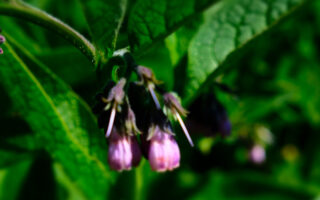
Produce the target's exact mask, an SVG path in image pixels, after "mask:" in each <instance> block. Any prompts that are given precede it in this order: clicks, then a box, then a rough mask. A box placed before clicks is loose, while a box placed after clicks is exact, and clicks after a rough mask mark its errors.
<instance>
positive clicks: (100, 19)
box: [81, 0, 127, 59]
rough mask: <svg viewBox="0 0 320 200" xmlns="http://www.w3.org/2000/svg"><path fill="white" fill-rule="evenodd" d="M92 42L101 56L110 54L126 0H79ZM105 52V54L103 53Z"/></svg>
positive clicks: (104, 56)
mask: <svg viewBox="0 0 320 200" xmlns="http://www.w3.org/2000/svg"><path fill="white" fill-rule="evenodd" d="M81 2H82V5H83V6H82V7H83V10H84V13H85V16H86V18H87V22H88V25H89V28H90V30H91V34H92V37H93V40H94V43H95V44H96V46H97V47H98V49H99V51H100V52H99V53H100V56H102V58H105V59H106V58H108V57H109V56H111V55H112V52H113V50H114V48H115V44H116V39H117V36H118V32H119V29H120V26H121V23H122V21H123V18H124V15H125V10H126V5H127V0H120V1H118V0H90V1H88V0H81ZM105 54H106V55H105Z"/></svg>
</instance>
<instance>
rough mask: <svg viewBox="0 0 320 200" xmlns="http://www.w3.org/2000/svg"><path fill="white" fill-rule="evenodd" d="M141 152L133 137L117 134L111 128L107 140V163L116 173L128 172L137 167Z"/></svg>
mask: <svg viewBox="0 0 320 200" xmlns="http://www.w3.org/2000/svg"><path fill="white" fill-rule="evenodd" d="M140 160H141V151H140V148H139V144H138V141H137V139H136V137H135V136H128V135H127V134H125V133H119V132H118V130H117V129H116V128H115V127H113V129H112V132H111V134H110V138H109V150H108V163H109V165H110V168H111V169H113V170H116V171H123V170H130V169H131V168H132V167H136V166H138V165H139V163H140Z"/></svg>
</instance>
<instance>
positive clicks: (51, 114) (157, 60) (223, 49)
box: [0, 0, 320, 200]
mask: <svg viewBox="0 0 320 200" xmlns="http://www.w3.org/2000/svg"><path fill="white" fill-rule="evenodd" d="M4 2H7V1H5V0H0V7H1V4H2V3H4ZM10 2H11V1H10ZM26 2H28V3H30V4H31V5H33V6H35V7H37V8H40V9H42V10H45V11H46V12H48V13H50V14H52V15H53V16H56V17H57V18H59V19H61V20H62V21H64V22H66V23H67V24H69V25H70V26H72V27H73V28H75V29H76V30H78V31H79V32H81V33H82V34H83V35H84V36H85V37H87V38H89V39H91V38H92V40H93V41H94V44H95V45H97V47H98V49H99V50H100V51H101V52H103V53H105V55H103V56H105V59H108V56H110V55H112V52H113V50H116V49H119V48H122V47H126V46H128V45H131V47H132V49H133V52H134V53H135V54H134V56H136V60H137V63H139V64H142V65H146V66H148V67H150V68H152V69H153V71H154V72H155V74H156V76H157V78H158V79H159V80H162V81H163V82H164V83H163V87H164V88H166V89H167V90H172V89H173V90H175V91H176V92H178V93H179V94H180V96H181V97H183V98H182V100H183V101H184V102H185V103H186V105H187V106H190V105H192V103H193V102H194V101H193V100H194V99H196V98H197V96H200V95H205V94H208V93H214V94H215V96H216V97H217V99H218V100H219V101H220V102H221V103H222V104H223V105H224V107H225V108H226V110H227V113H228V115H229V118H230V120H231V123H232V134H231V136H230V137H227V138H223V137H221V136H219V135H216V136H214V137H213V136H211V137H208V136H207V135H206V134H204V132H205V130H209V131H210V126H209V125H210V124H209V125H208V124H202V125H201V128H199V129H195V130H194V131H193V132H192V137H193V139H194V141H195V144H196V147H195V148H191V147H189V145H188V143H187V141H186V140H185V138H183V134H182V133H180V132H179V131H180V129H179V128H176V129H175V130H176V132H177V138H178V142H179V145H180V149H181V155H182V159H181V166H180V168H178V169H177V170H175V171H173V172H169V173H160V174H159V173H155V172H153V171H151V169H150V166H149V164H148V163H147V162H146V161H145V160H144V161H143V162H142V163H141V164H140V166H139V167H138V168H137V169H133V170H132V171H130V172H123V173H120V174H115V173H113V172H109V170H108V166H107V162H106V160H107V158H106V152H107V145H106V142H105V139H104V136H103V134H102V133H101V131H99V130H98V128H97V126H96V120H95V119H94V118H93V116H92V113H91V112H90V109H89V107H88V105H90V106H91V105H92V104H93V97H94V95H95V94H96V92H97V91H98V89H100V83H101V82H102V83H105V82H106V81H107V80H108V79H110V78H111V77H108V75H106V74H102V75H101V74H100V75H99V76H96V73H99V71H94V69H93V68H92V67H91V66H90V65H91V61H89V60H87V59H86V57H85V56H84V55H82V54H81V52H80V51H78V50H77V49H76V48H74V47H73V46H71V45H70V44H69V43H67V42H66V41H65V40H64V39H63V38H62V37H60V36H57V35H56V34H55V33H54V32H52V31H48V30H46V29H43V28H41V27H39V26H37V25H34V24H31V23H26V22H25V21H24V20H23V19H16V18H11V17H7V16H0V26H1V29H2V30H3V34H4V35H5V36H6V37H7V40H8V42H7V43H6V44H5V45H2V46H1V47H2V48H3V49H4V51H5V53H4V55H0V77H1V82H0V92H1V98H0V102H1V103H0V120H1V128H2V129H1V134H0V158H1V160H0V199H1V200H2V199H3V200H10V199H106V198H110V199H136V200H138V199H318V198H320V168H319V165H320V147H319V145H318V144H317V141H318V140H319V139H320V136H319V134H318V133H319V131H320V126H319V125H320V88H319V85H320V68H319V66H320V54H319V52H320V1H319V0H310V1H302V0H273V1H271V0H270V1H269V0H242V1H237V0H224V1H221V2H218V3H217V2H216V1H209V0H202V1H193V0H190V1H189V0H185V1H179V0H178V1H161V3H159V4H158V3H157V1H146V0H136V1H134V0H133V1H129V0H128V1H111V0H110V1H105V2H104V3H103V1H99V0H95V1H92V2H91V3H88V2H87V1H76V0H70V1H62V0H56V1H52V0H41V1H40V0H28V1H26ZM95 2H97V3H95ZM121 2H122V3H125V4H126V6H125V5H124V4H121ZM302 2H304V3H302ZM110 5H111V7H109V6H110ZM112 6H114V7H112ZM124 7H125V9H124ZM180 7H181V8H180ZM108 9H110V10H111V11H112V12H115V13H117V14H116V15H112V14H108V15H105V16H104V15H103V14H101V13H105V12H107V10H108ZM119 10H120V11H119ZM0 11H1V9H0ZM119 12H123V13H119ZM0 13H1V12H0ZM202 13H203V14H202ZM113 16H114V17H115V18H114V19H111V18H110V17H113ZM87 22H89V23H87ZM108 22H110V23H108ZM111 22H112V23H111ZM121 22H122V26H121V27H120V24H121ZM100 25H101V26H100ZM110 27H112V29H110V30H108V31H106V30H107V29H108V28H110ZM233 27H235V28H233ZM89 30H90V31H89ZM104 33H105V34H104ZM103 44H106V46H103ZM97 77H100V78H101V77H102V80H100V79H98V78H97ZM225 85H226V86H227V87H225ZM82 99H83V100H84V101H83V100H82ZM193 106H194V105H193ZM195 106H197V105H195ZM199 108H200V106H199ZM209 121H210V120H209ZM269 136H270V137H269ZM268 137H269V138H268ZM256 143H258V144H261V145H262V146H263V147H264V148H265V149H266V160H265V162H264V163H262V164H254V163H252V162H251V161H250V158H249V156H248V155H249V152H250V148H251V147H252V145H253V144H256Z"/></svg>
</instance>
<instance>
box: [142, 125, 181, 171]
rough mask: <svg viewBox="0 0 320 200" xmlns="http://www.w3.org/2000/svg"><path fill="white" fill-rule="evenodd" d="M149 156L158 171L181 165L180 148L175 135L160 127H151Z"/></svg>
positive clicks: (153, 168)
mask: <svg viewBox="0 0 320 200" xmlns="http://www.w3.org/2000/svg"><path fill="white" fill-rule="evenodd" d="M150 131H151V132H152V133H149V135H152V137H151V138H150V141H149V143H148V151H147V156H148V159H149V162H150V166H151V169H152V170H154V171H157V172H164V171H167V170H170V171H171V170H173V169H175V168H177V167H179V165H180V150H179V146H178V144H177V142H176V140H175V139H174V137H173V135H172V134H170V133H167V132H165V131H163V130H161V129H160V128H159V126H157V125H156V126H152V127H151V128H150Z"/></svg>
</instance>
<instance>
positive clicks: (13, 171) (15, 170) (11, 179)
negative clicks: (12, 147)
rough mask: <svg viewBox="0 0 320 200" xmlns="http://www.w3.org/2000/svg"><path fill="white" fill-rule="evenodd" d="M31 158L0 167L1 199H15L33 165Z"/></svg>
mask: <svg viewBox="0 0 320 200" xmlns="http://www.w3.org/2000/svg"><path fill="white" fill-rule="evenodd" d="M31 163H32V162H31V160H27V161H24V162H20V163H18V164H16V165H13V166H11V167H9V168H6V169H0V200H15V199H17V197H18V196H19V191H20V188H21V184H22V182H23V181H24V179H25V177H26V174H27V171H28V170H29V168H30V166H31Z"/></svg>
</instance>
